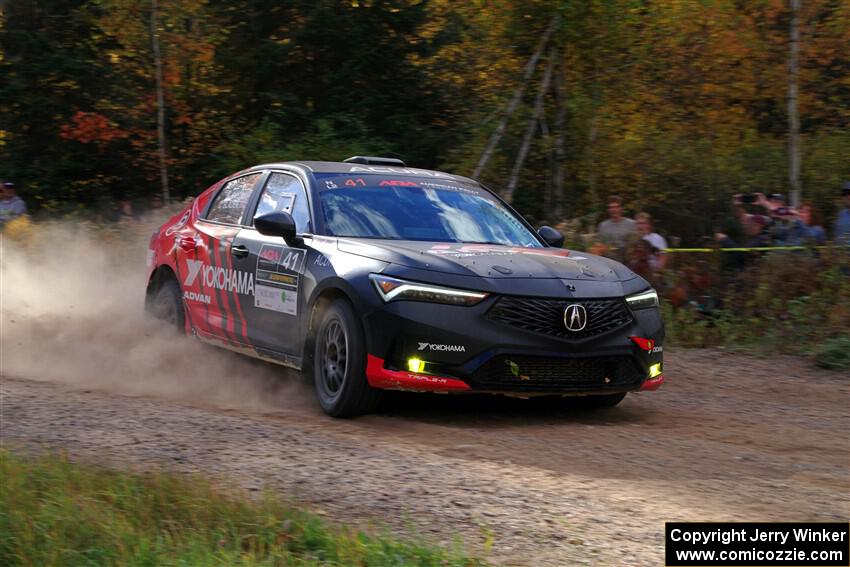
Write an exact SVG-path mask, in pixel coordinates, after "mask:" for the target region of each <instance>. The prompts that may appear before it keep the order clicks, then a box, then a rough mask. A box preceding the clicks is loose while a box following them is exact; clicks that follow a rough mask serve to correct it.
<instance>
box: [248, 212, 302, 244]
mask: <svg viewBox="0 0 850 567" xmlns="http://www.w3.org/2000/svg"><path fill="white" fill-rule="evenodd" d="M254 227H255V228H256V229H257V232H259V233H260V234H263V235H265V236H280V237H281V238H283V240H284V241H286V242H292V241H293V240H294V239H295V219H294V218H292V215H290V214H289V213H286V212H283V211H276V212H273V213H265V214H262V215H260V216H257V217H254Z"/></svg>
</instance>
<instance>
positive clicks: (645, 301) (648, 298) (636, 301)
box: [626, 288, 658, 309]
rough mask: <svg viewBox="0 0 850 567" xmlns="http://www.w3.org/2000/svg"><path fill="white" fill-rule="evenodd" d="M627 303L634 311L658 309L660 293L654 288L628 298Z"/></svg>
mask: <svg viewBox="0 0 850 567" xmlns="http://www.w3.org/2000/svg"><path fill="white" fill-rule="evenodd" d="M626 303H628V304H629V307H630V308H632V309H649V308H650V307H658V292H657V291H655V290H654V289H652V288H649V289H648V290H646V291H642V292H640V293H636V294H634V295H627V296H626Z"/></svg>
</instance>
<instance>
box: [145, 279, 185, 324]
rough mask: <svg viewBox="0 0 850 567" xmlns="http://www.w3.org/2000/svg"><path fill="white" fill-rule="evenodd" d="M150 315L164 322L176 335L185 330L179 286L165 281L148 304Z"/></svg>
mask: <svg viewBox="0 0 850 567" xmlns="http://www.w3.org/2000/svg"><path fill="white" fill-rule="evenodd" d="M150 312H151V314H152V315H153V316H154V317H156V318H157V319H160V320H162V321H164V322H166V323H167V324H168V325H169V326H171V327H172V328H173V329H174V330H175V331H177V332H178V333H183V332H184V331H185V328H186V312H185V311H184V310H183V298H182V297H181V296H180V285H179V284H178V283H177V282H176V281H175V280H173V279H167V280H165V281H164V282H162V284H161V285H160V286H159V289H157V290H156V292H155V293H154V296H153V300H152V301H151V303H150Z"/></svg>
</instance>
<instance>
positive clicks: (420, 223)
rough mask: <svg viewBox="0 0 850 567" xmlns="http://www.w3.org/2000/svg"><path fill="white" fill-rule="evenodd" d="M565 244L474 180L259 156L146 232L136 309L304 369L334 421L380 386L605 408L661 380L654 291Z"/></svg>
mask: <svg viewBox="0 0 850 567" xmlns="http://www.w3.org/2000/svg"><path fill="white" fill-rule="evenodd" d="M562 242H563V236H561V234H560V233H558V232H557V231H555V230H554V229H552V228H549V227H542V228H541V229H539V230H538V231H535V230H533V229H532V227H531V226H530V225H529V224H528V223H527V222H526V221H525V220H524V219H523V218H522V217H521V216H520V215H519V214H517V213H516V212H515V211H514V210H513V209H511V207H510V206H508V205H507V204H506V203H505V202H504V201H502V200H501V199H500V198H499V197H498V196H496V195H495V194H493V193H492V192H490V191H489V190H487V189H486V188H484V187H482V186H481V185H480V184H479V183H477V182H475V181H473V180H471V179H468V178H465V177H460V176H457V175H452V174H448V173H443V172H439V171H430V170H424V169H416V168H410V167H406V166H405V164H404V163H402V162H401V161H399V160H394V159H389V158H370V157H354V158H350V159H348V160H346V161H345V162H342V163H336V162H286V163H273V164H265V165H258V166H255V167H251V168H249V169H246V170H243V171H240V172H239V173H236V174H234V175H231V176H230V177H227V178H225V179H223V180H221V181H219V182H218V183H216V184H215V185H213V186H212V187H210V188H209V189H207V190H206V191H204V192H203V193H202V194H201V195H200V196H199V197H197V198H196V199H195V200H194V201H193V202H192V203H191V204H190V205H189V206H188V207H187V208H186V209H185V210H183V211H182V212H180V213H179V214H177V215H175V216H174V217H173V218H171V219H170V220H169V221H168V222H166V223H165V224H164V225H163V226H162V227H161V228H160V229H159V230H158V231H157V232H156V233H155V234H154V235H153V237H152V238H151V242H150V250H149V252H148V268H149V281H148V285H147V297H146V307H147V308H148V310H149V311H151V312H153V313H154V314H155V315H157V316H159V317H161V318H164V319H166V320H169V321H171V322H173V323H174V324H175V325H176V326H177V327H178V328H179V329H180V330H185V332H186V333H189V334H192V335H194V336H195V337H197V338H199V339H201V340H203V341H207V342H213V343H215V344H218V345H221V346H224V347H226V348H229V349H232V350H236V351H239V352H243V353H245V354H250V355H252V356H255V357H260V358H263V359H265V360H269V361H273V362H277V363H280V364H284V365H286V366H291V367H294V368H297V369H302V370H304V371H305V372H309V373H312V376H313V378H314V381H315V386H316V393H317V396H318V399H319V402H320V403H321V406H322V408H323V409H324V410H325V411H326V412H327V413H328V414H330V415H333V416H351V415H356V414H360V413H364V412H368V411H371V410H372V409H373V408H375V406H376V404H377V403H378V401H379V398H380V394H381V391H382V390H384V389H401V390H414V391H428V392H454V393H462V392H490V393H501V394H509V395H516V396H533V395H556V396H562V395H581V396H587V397H588V398H587V399H589V400H591V401H592V402H594V403H596V404H600V405H614V404H616V403H618V402H619V401H620V400H622V399H623V397H624V396H625V395H626V393H627V392H630V391H636V390H654V389H656V388H658V387H659V386H660V385H661V383H662V382H663V380H664V379H663V376H662V374H661V358H662V354H661V353H662V342H663V339H664V324H663V321H662V317H661V313H660V311H659V309H658V296H657V294H656V292H655V291H654V290H653V289H652V288H651V287H650V285H649V284H648V283H647V282H646V280H644V279H643V278H641V277H639V276H637V275H636V274H634V273H633V272H631V271H630V270H629V269H628V268H626V267H625V266H623V265H621V264H619V263H617V262H614V261H612V260H609V259H606V258H601V257H598V256H593V255H590V254H586V253H583V252H581V253H579V252H574V251H570V250H565V249H562V248H560V245H561V244H562Z"/></svg>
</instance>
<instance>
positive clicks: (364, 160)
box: [345, 156, 406, 167]
mask: <svg viewBox="0 0 850 567" xmlns="http://www.w3.org/2000/svg"><path fill="white" fill-rule="evenodd" d="M345 163H361V164H363V165H395V166H399V167H406V166H405V165H404V162H403V161H401V160H400V159H395V158H388V157H374V156H352V157H350V158H348V159H347V160H345Z"/></svg>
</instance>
